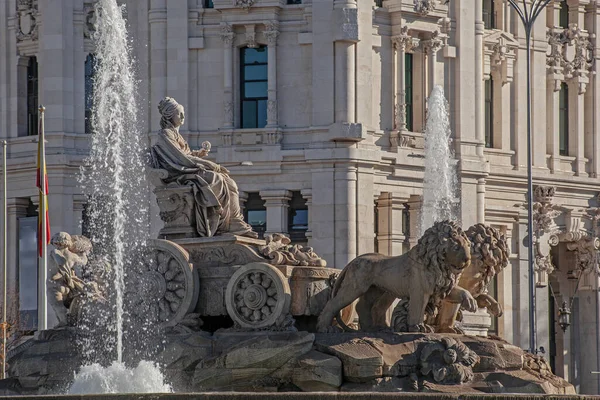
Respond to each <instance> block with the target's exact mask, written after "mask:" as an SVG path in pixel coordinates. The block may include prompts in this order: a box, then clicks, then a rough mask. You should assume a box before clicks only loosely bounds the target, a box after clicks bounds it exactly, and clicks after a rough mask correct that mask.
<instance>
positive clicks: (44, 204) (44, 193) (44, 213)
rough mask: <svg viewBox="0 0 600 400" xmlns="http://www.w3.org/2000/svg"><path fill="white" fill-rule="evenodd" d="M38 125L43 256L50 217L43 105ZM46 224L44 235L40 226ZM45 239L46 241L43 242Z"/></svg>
mask: <svg viewBox="0 0 600 400" xmlns="http://www.w3.org/2000/svg"><path fill="white" fill-rule="evenodd" d="M39 111H40V125H39V131H38V133H39V140H38V157H37V182H36V185H37V187H38V189H39V191H40V205H39V207H38V210H39V211H38V250H39V255H40V257H43V254H42V248H43V246H44V245H48V244H50V219H49V218H48V173H47V171H46V144H45V139H44V111H45V108H44V107H40V109H39ZM43 225H45V226H46V237H45V238H44V235H43V234H44V232H43V231H42V226H43ZM44 239H46V240H45V241H46V243H44Z"/></svg>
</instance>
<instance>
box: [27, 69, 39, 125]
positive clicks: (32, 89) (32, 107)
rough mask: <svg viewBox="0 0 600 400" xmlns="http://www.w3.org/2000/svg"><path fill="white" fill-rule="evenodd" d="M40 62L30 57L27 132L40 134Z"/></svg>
mask: <svg viewBox="0 0 600 400" xmlns="http://www.w3.org/2000/svg"><path fill="white" fill-rule="evenodd" d="M38 103H39V99H38V63H37V58H36V57H29V63H28V64H27V134H28V135H32V136H33V135H37V134H38Z"/></svg>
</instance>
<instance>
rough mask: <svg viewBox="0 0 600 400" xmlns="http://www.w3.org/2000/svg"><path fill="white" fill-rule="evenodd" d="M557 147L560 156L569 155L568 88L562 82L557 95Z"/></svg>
mask: <svg viewBox="0 0 600 400" xmlns="http://www.w3.org/2000/svg"><path fill="white" fill-rule="evenodd" d="M558 146H559V149H558V151H559V154H560V155H561V156H568V155H569V87H568V86H567V84H566V83H564V82H563V83H561V85H560V92H559V95H558Z"/></svg>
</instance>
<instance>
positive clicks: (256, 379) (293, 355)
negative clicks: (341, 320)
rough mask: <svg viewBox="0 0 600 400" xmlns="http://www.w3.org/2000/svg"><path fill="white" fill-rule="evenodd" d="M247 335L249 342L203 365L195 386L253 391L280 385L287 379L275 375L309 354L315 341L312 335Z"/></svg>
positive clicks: (195, 373)
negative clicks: (273, 375) (279, 370)
mask: <svg viewBox="0 0 600 400" xmlns="http://www.w3.org/2000/svg"><path fill="white" fill-rule="evenodd" d="M246 335H247V336H248V337H249V338H247V339H246V340H242V341H241V342H238V344H235V345H233V346H231V347H229V348H227V349H225V350H223V353H222V354H220V355H218V356H217V357H213V358H211V359H209V360H205V361H202V362H200V363H199V364H198V366H197V367H196V370H195V372H194V376H193V378H192V386H193V387H194V388H195V389H197V390H252V389H253V388H258V387H263V386H264V384H268V385H275V386H277V383H276V382H279V381H280V380H283V378H284V377H283V376H282V377H279V378H273V377H271V374H273V373H275V372H276V371H277V370H278V369H280V368H282V367H284V366H286V364H287V363H288V362H290V361H292V360H295V359H297V358H298V357H300V356H302V355H304V354H306V353H307V352H309V351H310V350H311V348H312V345H313V342H314V335H313V334H312V333H308V332H282V333H272V332H269V333H265V334H261V335H258V336H257V335H256V334H254V335H250V334H246ZM234 336H236V335H234ZM239 337H240V338H243V337H244V335H239ZM287 370H290V371H291V369H289V368H287ZM261 382H262V383H261Z"/></svg>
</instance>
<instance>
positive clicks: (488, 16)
mask: <svg viewBox="0 0 600 400" xmlns="http://www.w3.org/2000/svg"><path fill="white" fill-rule="evenodd" d="M495 25H496V24H495V15H494V0H483V26H484V28H485V29H494V28H495V27H496V26H495Z"/></svg>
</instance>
